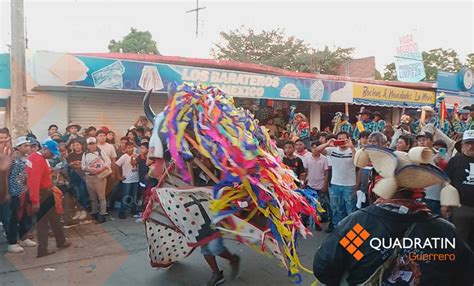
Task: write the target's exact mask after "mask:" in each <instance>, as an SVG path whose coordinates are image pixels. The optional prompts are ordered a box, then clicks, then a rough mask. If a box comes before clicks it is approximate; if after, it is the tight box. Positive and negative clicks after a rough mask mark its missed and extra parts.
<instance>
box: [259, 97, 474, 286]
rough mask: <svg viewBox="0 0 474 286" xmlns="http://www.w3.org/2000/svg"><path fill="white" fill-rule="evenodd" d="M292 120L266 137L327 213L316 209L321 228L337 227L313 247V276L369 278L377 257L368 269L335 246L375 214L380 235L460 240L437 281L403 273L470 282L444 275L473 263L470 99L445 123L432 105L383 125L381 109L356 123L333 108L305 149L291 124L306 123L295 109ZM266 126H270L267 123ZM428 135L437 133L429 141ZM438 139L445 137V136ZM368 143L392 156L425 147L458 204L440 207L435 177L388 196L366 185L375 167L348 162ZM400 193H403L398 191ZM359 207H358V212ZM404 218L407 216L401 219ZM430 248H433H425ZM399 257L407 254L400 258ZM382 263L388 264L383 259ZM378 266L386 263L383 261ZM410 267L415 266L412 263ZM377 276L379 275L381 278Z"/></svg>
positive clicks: (335, 281)
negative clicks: (328, 123)
mask: <svg viewBox="0 0 474 286" xmlns="http://www.w3.org/2000/svg"><path fill="white" fill-rule="evenodd" d="M298 117H300V118H299V119H298ZM420 117H421V118H420ZM295 118H296V119H297V120H296V126H297V128H295V129H294V130H295V132H294V134H293V136H292V135H291V134H289V135H287V134H285V133H283V134H285V135H284V136H282V137H279V138H278V137H273V139H274V140H275V143H276V145H277V146H278V148H279V152H280V153H283V154H282V155H281V157H282V161H283V163H284V164H286V165H287V166H288V167H290V168H291V169H292V170H293V171H294V173H295V175H296V177H297V178H298V180H299V181H298V182H297V184H298V186H299V188H309V189H310V190H313V191H315V192H317V194H318V197H319V200H320V203H321V204H322V205H323V207H324V208H325V209H326V210H327V212H326V213H321V214H319V215H320V217H321V221H322V222H324V221H328V222H329V223H328V225H327V228H326V232H328V233H331V232H333V231H334V229H335V227H336V226H338V229H339V231H338V232H337V233H336V234H334V235H333V234H332V233H331V235H330V236H329V238H328V239H327V240H326V241H325V242H324V243H323V246H321V248H320V249H319V250H318V252H317V253H316V256H315V260H314V273H315V275H316V277H317V278H318V279H319V280H320V281H322V282H324V283H326V284H328V285H339V282H340V281H341V279H342V277H343V276H346V278H347V275H348V274H349V277H348V278H347V281H349V284H351V283H354V284H359V283H361V282H364V281H366V282H367V281H369V280H366V279H367V277H369V276H370V275H369V274H371V273H373V272H370V271H375V270H376V267H375V266H376V265H378V266H380V265H381V264H383V263H382V261H379V257H378V256H377V257H375V256H374V257H373V258H372V259H373V261H372V262H371V263H373V265H371V266H370V267H369V268H370V269H368V268H367V267H365V266H363V265H357V264H356V263H357V262H354V261H351V260H348V258H344V257H346V255H348V253H346V251H345V250H344V249H343V248H341V247H340V244H341V243H342V242H341V238H342V237H343V236H344V234H345V233H346V232H347V231H350V230H351V228H352V227H353V226H354V225H356V224H357V223H362V222H363V221H365V222H368V221H371V220H373V216H382V218H379V219H378V221H371V222H370V223H371V224H372V225H374V226H375V225H376V224H380V223H381V222H382V224H388V225H390V227H389V228H387V229H381V228H378V229H376V230H375V232H376V233H377V235H379V237H383V236H387V237H400V236H401V237H403V236H407V235H409V234H411V232H412V231H416V232H417V235H419V237H422V238H423V237H427V236H440V237H451V238H452V237H455V238H457V239H459V241H458V247H457V249H455V250H454V252H453V253H456V255H457V256H456V257H458V260H457V262H456V263H455V265H457V266H455V267H454V268H453V267H451V266H450V267H449V270H448V271H446V275H440V276H438V279H440V280H439V281H437V278H434V277H435V276H436V275H426V274H425V277H424V278H423V279H421V278H420V277H419V276H416V275H418V274H419V273H418V274H416V271H413V272H411V271H412V270H410V269H405V270H404V271H408V272H410V273H412V274H413V275H414V276H413V277H414V278H410V279H418V280H417V281H418V282H419V281H425V282H427V281H429V283H430V285H435V284H436V283H439V282H440V281H444V282H446V283H447V284H436V285H470V284H469V283H472V277H471V276H469V275H467V276H468V277H465V278H462V277H458V278H456V279H455V280H450V279H453V278H452V277H453V274H455V275H454V276H458V275H460V273H463V271H465V270H466V269H470V268H471V269H472V267H473V265H474V264H473V263H474V262H473V256H472V252H471V250H470V249H469V248H471V249H473V247H474V179H473V177H474V175H473V172H474V169H473V168H474V167H473V166H474V123H473V122H474V105H473V106H466V107H464V108H463V109H462V110H461V111H460V112H459V114H454V115H453V117H452V119H453V120H452V124H451V123H450V122H449V121H446V122H444V125H443V124H442V123H441V121H440V120H438V119H437V118H438V117H437V115H436V112H435V110H434V109H433V108H432V107H423V108H422V109H421V110H420V111H419V112H418V114H417V112H416V111H408V112H405V113H404V114H403V116H402V118H401V120H400V122H399V123H398V124H396V125H392V124H387V123H386V122H385V121H384V120H383V116H382V115H381V113H380V112H373V113H372V112H371V111H370V110H368V109H364V110H362V111H361V112H360V113H359V118H358V122H357V123H356V124H354V125H352V124H350V123H349V122H348V121H347V119H348V118H347V116H346V115H344V114H342V113H339V114H337V115H336V117H335V120H334V122H333V123H334V128H333V129H332V130H330V128H326V130H325V131H323V132H319V131H318V130H317V129H316V128H313V129H312V131H311V132H310V133H309V137H310V142H311V143H310V148H307V147H306V146H305V140H304V139H302V138H301V137H300V135H301V134H304V132H301V130H299V129H300V128H298V126H305V128H309V125H308V124H301V121H302V120H303V121H304V120H306V119H305V118H304V116H302V115H300V114H298V113H297V114H296V115H295ZM271 123H272V121H270V124H271ZM429 124H431V125H433V127H434V128H433V129H431V130H433V132H427V131H426V130H425V129H424V128H423V127H424V126H426V125H429ZM266 126H267V125H266ZM267 128H268V129H270V128H271V126H267ZM270 130H271V129H270ZM331 131H333V132H331ZM441 133H443V134H449V137H447V136H441ZM272 135H277V134H272ZM435 137H438V138H437V139H435ZM440 138H445V140H443V139H440ZM452 139H455V140H456V139H459V140H457V142H456V144H455V148H452V146H451V144H450V142H446V141H450V140H452ZM367 146H378V147H380V148H382V150H384V152H393V153H394V154H396V152H399V153H398V154H408V152H410V150H412V149H413V148H415V147H417V146H419V147H426V148H429V150H431V151H432V152H433V154H435V155H434V157H433V160H432V162H431V165H432V166H436V167H437V170H440V172H441V173H443V176H446V180H448V181H450V182H451V184H452V186H454V188H455V189H456V190H457V192H458V193H459V196H460V203H461V205H460V206H459V207H452V206H446V205H443V204H442V202H441V201H440V193H441V191H442V188H443V186H444V185H443V184H439V183H437V184H434V185H432V186H429V187H427V188H424V189H420V190H418V189H413V190H408V189H407V190H403V191H402V192H397V195H396V196H395V197H394V199H391V200H384V199H382V198H381V197H379V196H378V195H376V194H375V193H374V192H373V191H372V190H373V189H374V187H375V185H376V184H377V183H378V182H379V181H380V178H381V177H380V176H379V174H378V173H377V171H376V170H375V168H374V167H373V166H372V165H371V164H370V163H369V165H368V166H367V167H364V168H357V167H356V166H355V165H356V164H355V160H356V158H355V156H356V153H357V151H358V150H361V149H364V148H365V147H367ZM372 148H373V147H372ZM450 149H453V150H450ZM415 180H416V179H415ZM402 193H408V194H405V195H404V196H402V195H401V194H402ZM415 194H416V195H415ZM364 207H366V208H364ZM359 209H362V211H360V212H358V211H357V210H359ZM387 209H390V210H391V211H392V212H393V211H397V210H399V212H400V213H399V214H401V215H399V217H396V216H397V215H395V217H392V215H391V214H389V213H387V212H386V210H387ZM405 210H406V211H405ZM421 210H423V211H421ZM402 211H404V212H402ZM367 213H370V215H369V218H367ZM415 213H416V215H414V214H415ZM351 214H353V215H351ZM372 215H373V216H372ZM410 215H413V217H410ZM418 216H419V217H418ZM349 217H350V218H349ZM346 218H347V219H346ZM440 219H442V220H444V221H445V222H446V221H450V222H451V223H452V224H453V225H454V227H455V228H454V227H452V226H450V227H447V225H449V223H448V224H446V223H444V222H440V221H439V220H440ZM407 220H410V221H411V222H410V223H409V224H407V223H406V222H407ZM428 221H431V223H428ZM415 222H416V223H417V224H418V226H417V228H415V230H413V228H414V227H415V225H413V226H411V225H412V224H414V223H415ZM315 227H316V230H318V231H320V230H321V226H320V225H319V224H316V225H315ZM429 228H431V229H432V230H431V234H427V232H426V229H429ZM408 229H409V230H408ZM420 229H422V230H423V231H424V233H423V231H421V233H420ZM372 251H373V250H372ZM435 251H436V250H432V252H435ZM463 251H465V252H466V254H465V255H463V256H462V257H460V254H459V253H460V252H463ZM364 254H365V251H364ZM349 255H350V254H349ZM403 259H406V257H404V258H402V259H400V261H403ZM428 263H429V262H428ZM385 264H387V263H386V261H385ZM364 265H365V264H364ZM421 265H422V266H421V267H422V270H421V272H424V273H427V272H430V271H434V269H437V268H436V267H439V266H440V264H438V262H435V263H432V264H431V265H430V266H426V265H425V264H423V263H421ZM402 266H403V265H402ZM405 266H406V265H405ZM374 267H375V268H374ZM384 267H385V269H387V268H388V265H385V266H384ZM392 267H393V265H392ZM410 267H411V266H410ZM379 271H380V270H379ZM397 271H398V272H400V271H401V270H397ZM417 271H418V272H420V270H419V269H418V270H417ZM382 272H383V271H382ZM392 274H393V273H392ZM415 274H416V275H415ZM395 276H396V275H395ZM393 277H394V276H393ZM393 277H392V278H393ZM400 277H401V276H400ZM400 277H395V278H393V279H392V278H390V279H392V280H393V281H392V282H394V281H399V282H401V281H402V280H403V279H402V278H400ZM376 278H377V279H379V278H380V279H382V277H376ZM385 278H386V277H385ZM372 279H373V277H372ZM397 279H398V280H397ZM410 279H408V280H410ZM420 279H421V280H420ZM342 280H343V279H342ZM408 280H405V282H406V281H408ZM444 282H443V283H444ZM431 283H434V284H431ZM452 283H454V284H452ZM370 285H375V284H370ZM390 285H392V284H390ZM397 285H398V284H397ZM421 285H423V284H421Z"/></svg>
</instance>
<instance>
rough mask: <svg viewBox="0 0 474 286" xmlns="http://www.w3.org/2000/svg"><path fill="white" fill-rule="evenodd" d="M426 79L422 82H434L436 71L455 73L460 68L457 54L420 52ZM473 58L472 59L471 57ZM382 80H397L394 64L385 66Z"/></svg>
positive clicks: (446, 50)
mask: <svg viewBox="0 0 474 286" xmlns="http://www.w3.org/2000/svg"><path fill="white" fill-rule="evenodd" d="M422 56H423V65H424V67H425V73H426V77H425V79H424V81H436V76H437V75H438V71H439V70H442V71H448V72H457V71H458V70H459V69H460V68H461V66H462V65H461V61H460V60H459V56H458V53H456V51H454V50H453V49H441V48H438V49H433V50H429V51H424V52H422ZM473 58H474V57H473ZM383 79H385V80H397V73H396V69H395V63H390V64H388V65H386V66H385V70H384V75H383Z"/></svg>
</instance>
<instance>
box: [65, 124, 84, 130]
mask: <svg viewBox="0 0 474 286" xmlns="http://www.w3.org/2000/svg"><path fill="white" fill-rule="evenodd" d="M71 127H76V128H77V131H79V130H81V125H79V124H76V123H69V125H68V126H67V127H66V131H69V129H71Z"/></svg>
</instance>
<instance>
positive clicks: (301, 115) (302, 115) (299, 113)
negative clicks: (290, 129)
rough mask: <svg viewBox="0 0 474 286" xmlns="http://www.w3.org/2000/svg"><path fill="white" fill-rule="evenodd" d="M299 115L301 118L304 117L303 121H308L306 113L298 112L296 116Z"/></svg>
mask: <svg viewBox="0 0 474 286" xmlns="http://www.w3.org/2000/svg"><path fill="white" fill-rule="evenodd" d="M298 116H299V117H301V118H303V121H308V120H307V119H306V115H304V114H303V113H301V112H298V113H296V114H295V118H296V117H298Z"/></svg>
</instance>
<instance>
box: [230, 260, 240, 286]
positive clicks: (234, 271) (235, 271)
mask: <svg viewBox="0 0 474 286" xmlns="http://www.w3.org/2000/svg"><path fill="white" fill-rule="evenodd" d="M234 258H235V260H234V261H232V262H231V263H230V279H231V280H234V279H235V278H236V277H237V275H239V271H240V256H238V255H234Z"/></svg>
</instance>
